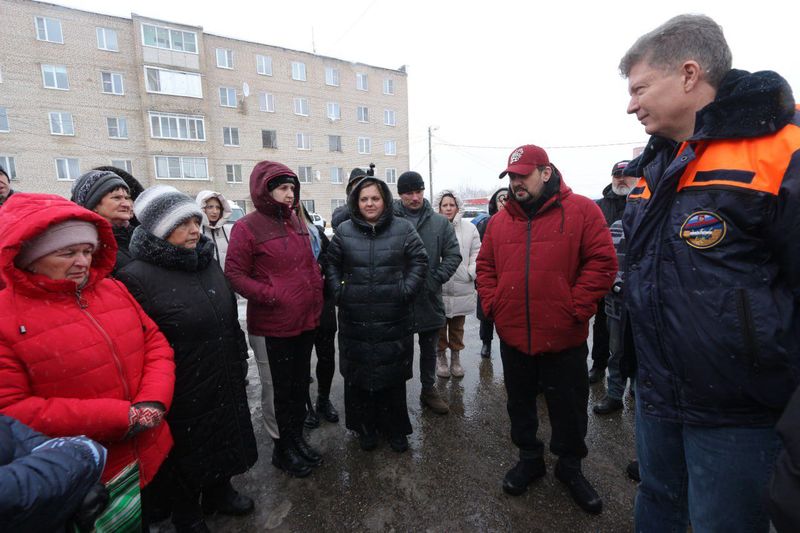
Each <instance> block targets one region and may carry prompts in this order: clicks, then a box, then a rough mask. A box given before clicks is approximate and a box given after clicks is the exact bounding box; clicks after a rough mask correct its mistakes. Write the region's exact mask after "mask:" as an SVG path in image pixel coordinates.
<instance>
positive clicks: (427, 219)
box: [351, 200, 461, 332]
mask: <svg viewBox="0 0 800 533" xmlns="http://www.w3.org/2000/svg"><path fill="white" fill-rule="evenodd" d="M351 213H352V209H351ZM407 214H408V213H407V211H406V208H405V207H404V206H403V202H402V201H401V200H395V201H394V215H395V216H396V217H401V218H405V217H406V216H407ZM415 229H416V230H417V233H419V237H420V238H421V239H422V243H423V244H424V245H425V252H426V253H427V254H428V275H427V277H426V279H425V286H424V287H423V288H421V289H420V294H419V296H418V297H417V298H416V299H415V300H414V331H415V332H420V331H431V330H434V329H439V328H441V327H442V326H444V325H445V321H446V317H445V310H444V301H443V300H442V285H444V283H445V282H446V281H447V280H449V279H450V278H451V277H452V275H453V274H455V272H456V270H457V269H458V265H460V264H461V249H460V248H459V246H458V239H457V238H456V232H455V231H454V230H453V226H452V225H451V224H450V221H449V220H447V217H445V216H442V215H440V214H439V213H435V212H434V211H433V208H432V207H431V204H430V202H428V200H425V202H424V204H423V206H422V208H421V213H420V215H419V218H418V219H417V225H416V227H415Z"/></svg>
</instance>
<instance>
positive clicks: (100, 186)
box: [70, 170, 130, 210]
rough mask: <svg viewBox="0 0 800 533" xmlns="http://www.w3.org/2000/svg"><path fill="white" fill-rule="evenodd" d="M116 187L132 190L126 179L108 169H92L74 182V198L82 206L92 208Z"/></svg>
mask: <svg viewBox="0 0 800 533" xmlns="http://www.w3.org/2000/svg"><path fill="white" fill-rule="evenodd" d="M116 189H125V190H126V191H128V192H130V188H129V187H128V184H127V183H125V180H123V179H122V178H120V177H119V176H117V175H116V174H114V173H113V172H108V171H107V170H90V171H89V172H87V173H86V174H83V175H82V176H81V177H79V178H78V179H76V180H75V183H73V184H72V198H70V200H71V201H73V202H75V203H76V204H78V205H79V206H81V207H85V208H86V209H89V210H92V209H94V208H95V207H96V206H97V204H99V203H100V201H101V200H102V199H103V196H105V195H106V194H108V193H110V192H111V191H114V190H116Z"/></svg>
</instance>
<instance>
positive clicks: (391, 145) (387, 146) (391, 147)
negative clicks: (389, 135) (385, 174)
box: [383, 140, 397, 155]
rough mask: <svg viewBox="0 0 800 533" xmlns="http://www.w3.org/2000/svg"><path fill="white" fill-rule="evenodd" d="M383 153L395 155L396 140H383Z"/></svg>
mask: <svg viewBox="0 0 800 533" xmlns="http://www.w3.org/2000/svg"><path fill="white" fill-rule="evenodd" d="M383 155H397V141H394V140H389V141H384V142H383Z"/></svg>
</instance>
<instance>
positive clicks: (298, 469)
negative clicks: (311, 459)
mask: <svg viewBox="0 0 800 533" xmlns="http://www.w3.org/2000/svg"><path fill="white" fill-rule="evenodd" d="M288 440H289V439H287V438H286V437H284V438H282V439H275V450H274V451H273V453H272V465H273V466H274V467H276V468H279V469H281V470H283V471H284V472H286V473H287V474H289V475H290V476H292V477H306V476H307V475H309V474H310V473H311V467H310V466H309V464H308V463H307V462H306V461H305V459H303V458H302V457H301V456H300V454H299V453H298V452H297V450H295V449H294V446H292V445H290V444H289V442H288Z"/></svg>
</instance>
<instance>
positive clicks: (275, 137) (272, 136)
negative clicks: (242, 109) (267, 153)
mask: <svg viewBox="0 0 800 533" xmlns="http://www.w3.org/2000/svg"><path fill="white" fill-rule="evenodd" d="M265 131H271V132H272V133H274V135H270V137H271V138H273V139H275V143H274V146H264V132H265ZM261 147H262V148H268V149H270V150H277V149H278V130H265V129H263V128H262V130H261Z"/></svg>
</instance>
